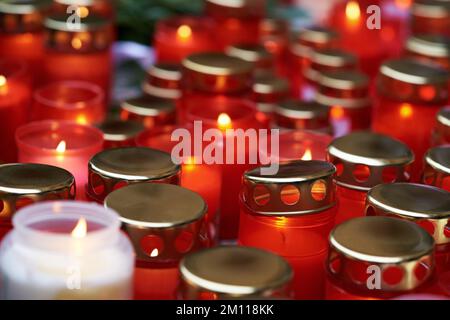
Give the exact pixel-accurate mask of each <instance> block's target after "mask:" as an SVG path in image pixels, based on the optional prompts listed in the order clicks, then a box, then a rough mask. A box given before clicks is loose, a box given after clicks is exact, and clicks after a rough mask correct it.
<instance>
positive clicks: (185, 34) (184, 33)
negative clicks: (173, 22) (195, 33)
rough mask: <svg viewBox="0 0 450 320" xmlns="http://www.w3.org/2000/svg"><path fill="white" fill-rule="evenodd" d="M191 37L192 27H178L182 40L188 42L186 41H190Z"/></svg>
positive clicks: (178, 33)
mask: <svg viewBox="0 0 450 320" xmlns="http://www.w3.org/2000/svg"><path fill="white" fill-rule="evenodd" d="M191 35H192V29H191V27H189V26H187V25H185V24H183V25H181V26H179V27H178V29H177V36H178V38H180V39H182V40H186V39H189V38H190V37H191Z"/></svg>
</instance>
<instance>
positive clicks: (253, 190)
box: [241, 160, 336, 216]
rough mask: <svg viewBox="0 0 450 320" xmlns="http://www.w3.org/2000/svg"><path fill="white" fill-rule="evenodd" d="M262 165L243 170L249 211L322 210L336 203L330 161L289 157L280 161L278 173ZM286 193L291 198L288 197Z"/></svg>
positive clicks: (279, 213)
mask: <svg viewBox="0 0 450 320" xmlns="http://www.w3.org/2000/svg"><path fill="white" fill-rule="evenodd" d="M267 168H268V167H265V166H263V167H259V168H256V169H252V170H249V171H247V172H245V173H244V178H243V188H242V193H241V196H242V200H243V202H244V204H245V205H246V206H247V207H248V208H249V209H250V211H252V212H254V213H257V214H263V215H272V216H285V215H300V214H311V213H316V212H320V211H323V210H326V209H329V208H331V207H332V206H334V205H335V201H336V199H335V190H334V184H333V175H334V173H335V172H336V168H335V167H334V166H333V165H332V164H331V163H328V162H325V161H319V160H311V161H303V160H298V161H290V162H286V163H281V164H280V165H279V168H278V171H277V173H276V174H274V175H273V174H272V175H267V174H266V173H264V171H263V170H265V169H267ZM285 197H289V198H291V199H288V200H285Z"/></svg>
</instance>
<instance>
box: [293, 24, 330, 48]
mask: <svg viewBox="0 0 450 320" xmlns="http://www.w3.org/2000/svg"><path fill="white" fill-rule="evenodd" d="M297 37H298V39H300V40H303V41H307V42H312V43H319V44H326V43H329V42H331V41H334V40H337V39H338V34H337V33H336V32H335V31H334V30H332V29H328V28H325V27H320V26H312V27H309V28H304V29H302V30H301V31H300V32H299V33H298V35H297Z"/></svg>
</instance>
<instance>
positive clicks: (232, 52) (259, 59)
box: [225, 44, 272, 64]
mask: <svg viewBox="0 0 450 320" xmlns="http://www.w3.org/2000/svg"><path fill="white" fill-rule="evenodd" d="M225 52H226V54H228V55H229V56H232V57H237V58H241V59H242V60H245V61H248V62H252V63H255V64H260V63H266V64H270V63H271V62H272V55H271V54H270V52H269V51H267V49H266V48H265V47H264V46H262V45H260V44H234V45H231V46H229V47H228V48H227V49H226V50H225Z"/></svg>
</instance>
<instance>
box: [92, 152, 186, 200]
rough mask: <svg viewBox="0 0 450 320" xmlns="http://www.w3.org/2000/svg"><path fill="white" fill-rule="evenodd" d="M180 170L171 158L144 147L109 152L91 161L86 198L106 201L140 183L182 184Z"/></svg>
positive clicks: (100, 153)
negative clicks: (112, 195) (111, 196)
mask: <svg viewBox="0 0 450 320" xmlns="http://www.w3.org/2000/svg"><path fill="white" fill-rule="evenodd" d="M180 169H181V168H180V166H179V165H176V164H174V163H173V162H172V159H171V158H170V154H168V153H166V152H162V151H159V150H155V149H150V148H144V147H122V148H114V149H107V150H104V151H102V152H99V153H97V154H96V155H95V156H93V157H92V158H91V159H90V160H89V165H88V171H89V180H88V183H87V185H86V188H85V190H86V195H87V196H88V198H89V199H90V200H92V201H96V202H99V203H103V200H104V199H105V197H106V196H108V195H109V194H110V193H111V192H113V191H114V190H117V189H120V188H123V187H125V186H127V185H130V184H135V183H139V182H148V183H153V182H158V183H171V184H179V180H180Z"/></svg>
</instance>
